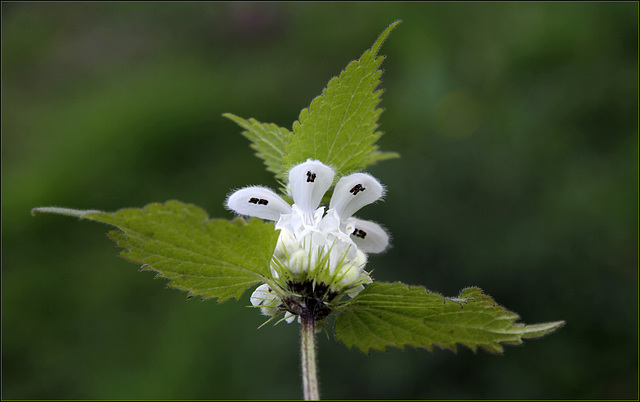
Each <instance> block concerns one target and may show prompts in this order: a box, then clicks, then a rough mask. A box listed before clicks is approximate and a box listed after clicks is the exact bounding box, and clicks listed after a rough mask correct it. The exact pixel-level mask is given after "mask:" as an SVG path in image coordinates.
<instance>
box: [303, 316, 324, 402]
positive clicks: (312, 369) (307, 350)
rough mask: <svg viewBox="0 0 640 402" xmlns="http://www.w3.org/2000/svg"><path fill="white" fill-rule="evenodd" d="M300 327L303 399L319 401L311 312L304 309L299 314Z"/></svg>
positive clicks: (314, 337)
mask: <svg viewBox="0 0 640 402" xmlns="http://www.w3.org/2000/svg"><path fill="white" fill-rule="evenodd" d="M300 321H301V323H302V329H301V333H300V336H301V338H302V342H301V345H300V352H301V359H302V389H303V391H304V400H305V401H319V400H320V392H319V390H318V370H317V367H316V328H315V320H314V318H313V314H312V313H311V312H310V311H305V313H304V314H301V315H300Z"/></svg>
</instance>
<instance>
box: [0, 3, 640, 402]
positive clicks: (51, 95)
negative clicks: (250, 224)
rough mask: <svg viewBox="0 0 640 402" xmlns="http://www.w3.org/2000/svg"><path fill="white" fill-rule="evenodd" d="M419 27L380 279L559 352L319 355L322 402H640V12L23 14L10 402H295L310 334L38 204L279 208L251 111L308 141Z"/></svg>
mask: <svg viewBox="0 0 640 402" xmlns="http://www.w3.org/2000/svg"><path fill="white" fill-rule="evenodd" d="M396 19H403V21H404V22H403V23H402V24H401V25H400V26H399V27H398V28H396V30H395V31H394V32H393V33H392V34H391V36H390V37H389V39H388V40H387V42H386V43H385V44H384V46H383V48H382V53H383V54H386V55H387V59H386V60H385V62H384V64H383V67H384V69H385V73H384V75H383V84H382V87H383V88H385V90H386V92H385V94H384V96H383V102H382V104H381V106H382V107H384V109H385V112H384V113H383V114H382V117H381V121H380V122H381V129H382V130H383V131H384V132H385V135H384V136H383V137H382V139H381V141H380V145H381V148H382V149H384V150H389V151H397V152H399V153H401V154H402V158H401V159H398V160H392V161H386V162H383V163H381V164H379V165H376V166H374V167H372V168H371V169H370V172H371V173H372V174H374V175H375V176H376V177H378V178H379V179H380V180H381V181H382V182H383V183H384V184H385V185H386V186H387V188H388V196H387V197H386V200H385V202H383V203H378V204H375V205H373V206H369V207H367V208H365V209H363V210H362V211H361V212H360V213H359V216H361V217H365V218H368V219H373V220H377V221H379V222H381V223H383V224H384V225H385V226H386V227H387V228H388V229H389V231H390V232H391V233H392V235H393V248H391V249H390V250H389V251H388V252H387V253H385V254H384V255H381V256H374V257H372V258H371V262H370V265H369V267H370V268H373V269H374V276H375V278H376V279H377V280H382V281H396V280H399V281H403V282H406V283H410V284H420V285H425V286H426V287H428V288H429V289H432V290H435V291H438V292H440V293H442V294H444V295H448V296H455V295H457V294H458V292H459V291H460V290H461V289H462V288H464V287H466V286H471V285H474V286H478V287H481V288H482V289H484V291H485V292H486V293H488V294H489V295H491V296H493V297H494V298H495V299H496V301H497V302H499V303H500V304H502V305H504V306H506V307H507V308H509V309H511V310H513V311H516V312H518V313H519V314H520V315H521V317H522V320H523V321H524V322H526V323H537V322H544V321H553V320H561V319H563V320H566V321H567V325H566V326H565V327H564V328H563V329H562V330H560V331H559V332H557V333H555V334H553V335H551V336H549V337H547V338H545V339H542V340H533V341H528V342H526V343H525V344H524V345H523V346H514V347H507V349H506V352H505V354H504V355H501V356H496V355H490V354H488V353H485V352H483V351H479V352H477V353H473V352H471V351H470V350H468V349H465V348H461V349H460V350H459V351H458V352H457V353H456V354H454V353H452V352H450V351H446V350H439V349H436V350H434V351H433V352H428V351H426V350H424V349H417V350H416V349H412V348H407V349H406V350H404V351H403V350H399V349H391V350H389V351H388V352H386V353H379V352H374V353H372V354H371V355H370V356H366V355H364V354H362V353H360V352H358V351H355V350H351V351H350V350H347V349H346V348H345V347H344V345H342V344H337V343H336V342H335V340H334V339H333V337H332V336H329V337H327V336H325V335H324V334H322V335H321V336H320V337H319V358H320V361H319V365H320V376H321V393H322V396H323V397H324V398H329V399H331V398H354V399H355V398H357V399H367V398H400V399H412V398H420V399H453V398H455V399H501V398H502V399H505V398H506V399H520V398H522V399H546V398H556V399H582V398H602V399H611V398H616V399H626V398H629V399H637V398H638V370H637V369H638V75H637V74H638V3H637V2H627V3H624V2H622V3H621V2H617V3H616V2H607V3H520V2H516V3H485V4H482V3H481V4H475V3H474V4H471V3H452V4H448V3H402V2H392V3H391V2H390V3H259V4H258V3H128V2H124V3H7V2H4V3H2V397H3V399H7V398H8V399H27V398H28V399H76V398H80V399H151V400H154V399H295V398H300V397H301V396H302V393H301V386H300V377H299V373H298V369H299V360H298V342H299V341H298V328H297V327H296V326H295V325H284V324H280V325H278V326H276V327H273V326H271V325H268V326H265V327H263V328H261V329H259V330H258V329H256V328H257V327H258V326H259V325H260V324H261V323H262V322H263V321H264V317H262V316H260V315H258V314H256V311H255V310H253V309H249V308H246V306H247V305H248V304H249V301H248V296H249V293H248V292H247V293H246V294H245V295H244V296H243V298H242V300H240V302H234V301H229V302H226V303H223V304H220V305H219V304H217V303H216V302H215V301H207V302H201V301H199V300H195V299H192V300H186V297H185V296H186V294H185V293H182V292H179V291H177V290H166V289H165V288H164V285H165V283H164V281H163V280H153V277H154V274H153V273H152V272H142V273H141V272H138V271H137V267H136V265H134V264H132V263H129V262H127V261H125V260H123V259H121V258H118V257H116V253H117V251H118V250H117V249H116V247H115V245H114V244H113V243H112V242H111V241H109V240H108V239H107V238H106V237H105V235H104V233H105V232H106V230H107V229H108V228H107V227H106V226H101V225H99V224H95V223H89V222H80V221H78V220H77V219H74V218H68V217H60V216H52V215H38V216H36V217H32V216H31V215H30V213H29V212H30V209H31V208H33V207H37V206H48V205H57V206H67V207H73V208H79V209H85V208H92V209H101V210H107V211H112V210H117V209H119V208H123V207H141V206H144V205H146V204H147V203H150V202H163V201H166V200H169V199H179V200H182V201H185V202H190V203H194V204H197V205H199V206H201V207H203V208H205V209H206V210H207V211H208V212H209V213H210V215H211V216H212V217H226V218H231V217H232V216H231V214H230V213H229V212H228V211H226V210H225V209H224V208H223V206H222V203H223V201H224V199H225V196H226V195H227V194H228V193H229V192H230V190H231V189H233V188H238V187H241V186H245V185H249V184H263V185H269V186H276V183H275V181H274V180H273V177H272V176H271V175H270V174H269V173H267V172H266V171H265V170H264V169H263V166H262V163H261V161H260V160H259V159H258V158H255V157H254V156H253V151H252V150H250V148H249V146H248V142H247V140H246V139H244V138H243V137H242V136H241V135H240V128H239V127H237V126H235V124H233V123H232V122H231V121H228V120H226V119H224V118H223V117H222V116H221V115H222V113H224V112H232V113H234V114H237V115H239V116H242V117H245V118H248V117H255V118H257V119H258V120H260V121H264V122H274V123H277V124H279V125H281V126H284V127H291V124H292V122H293V121H294V120H296V118H297V116H298V113H299V111H300V110H301V109H302V108H304V107H306V106H307V105H308V104H309V103H310V101H311V99H313V97H315V96H316V95H319V94H320V92H321V90H322V88H323V87H324V85H325V84H326V83H327V82H328V80H329V79H330V78H331V77H332V76H334V75H337V74H338V73H339V72H340V71H341V70H342V69H343V68H344V67H345V66H346V65H347V63H348V62H349V61H350V60H352V59H355V58H357V57H359V55H360V54H362V52H363V51H364V50H365V49H366V48H368V47H369V46H371V44H372V43H373V42H374V40H375V39H376V37H377V35H378V34H379V33H380V32H382V31H383V30H384V28H386V27H387V26H388V25H389V24H390V23H391V22H393V21H394V20H396Z"/></svg>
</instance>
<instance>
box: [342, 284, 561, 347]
mask: <svg viewBox="0 0 640 402" xmlns="http://www.w3.org/2000/svg"><path fill="white" fill-rule="evenodd" d="M519 318H520V317H519V316H518V315H517V314H516V313H513V312H510V311H508V310H506V309H505V308H504V307H501V306H499V305H498V304H496V302H494V301H493V299H492V298H491V297H489V296H487V295H485V294H483V293H482V291H481V290H480V289H478V288H467V289H464V290H463V291H462V292H461V293H460V296H458V297H457V298H445V297H442V296H441V295H439V294H436V293H432V292H429V291H427V290H426V289H425V288H423V287H421V286H408V285H405V284H403V283H380V282H376V283H373V284H371V285H369V286H367V287H366V288H365V289H364V290H363V291H362V292H360V294H359V295H358V296H357V297H355V298H354V299H353V300H351V301H349V302H347V303H346V305H345V306H344V307H343V309H340V310H339V311H338V317H337V321H336V325H335V334H336V338H337V339H338V340H341V341H342V342H344V344H345V345H346V346H347V347H349V348H351V347H353V346H355V347H356V348H358V349H360V350H361V351H362V352H365V353H369V350H370V349H374V350H379V351H384V350H386V347H387V346H395V347H399V348H404V346H405V345H410V346H413V347H422V348H426V349H428V350H432V349H433V345H436V346H439V347H441V348H446V349H451V350H453V351H456V344H458V343H459V344H461V345H464V346H466V347H468V348H470V349H471V350H473V351H475V350H477V348H478V347H479V348H482V349H485V350H487V351H489V352H492V353H502V351H503V348H502V344H510V345H515V344H520V343H522V339H525V338H538V337H541V336H543V335H546V334H549V333H551V332H553V331H555V330H556V329H558V328H560V327H562V326H563V325H564V321H556V322H548V323H543V324H535V325H524V324H521V323H516V322H515V321H517V320H518V319H519Z"/></svg>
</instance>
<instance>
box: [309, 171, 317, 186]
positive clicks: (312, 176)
mask: <svg viewBox="0 0 640 402" xmlns="http://www.w3.org/2000/svg"><path fill="white" fill-rule="evenodd" d="M314 181H316V174H315V173H312V172H311V171H307V183H313V182H314Z"/></svg>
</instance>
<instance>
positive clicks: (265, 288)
mask: <svg viewBox="0 0 640 402" xmlns="http://www.w3.org/2000/svg"><path fill="white" fill-rule="evenodd" d="M274 298H275V295H274V294H273V293H272V292H271V289H269V285H267V284H266V283H263V284H262V285H260V286H258V287H257V288H256V290H254V291H253V293H252V294H251V298H250V299H249V300H251V304H252V305H254V306H258V305H260V304H263V303H265V302H266V303H268V302H270V301H271V300H273V299H274Z"/></svg>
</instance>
